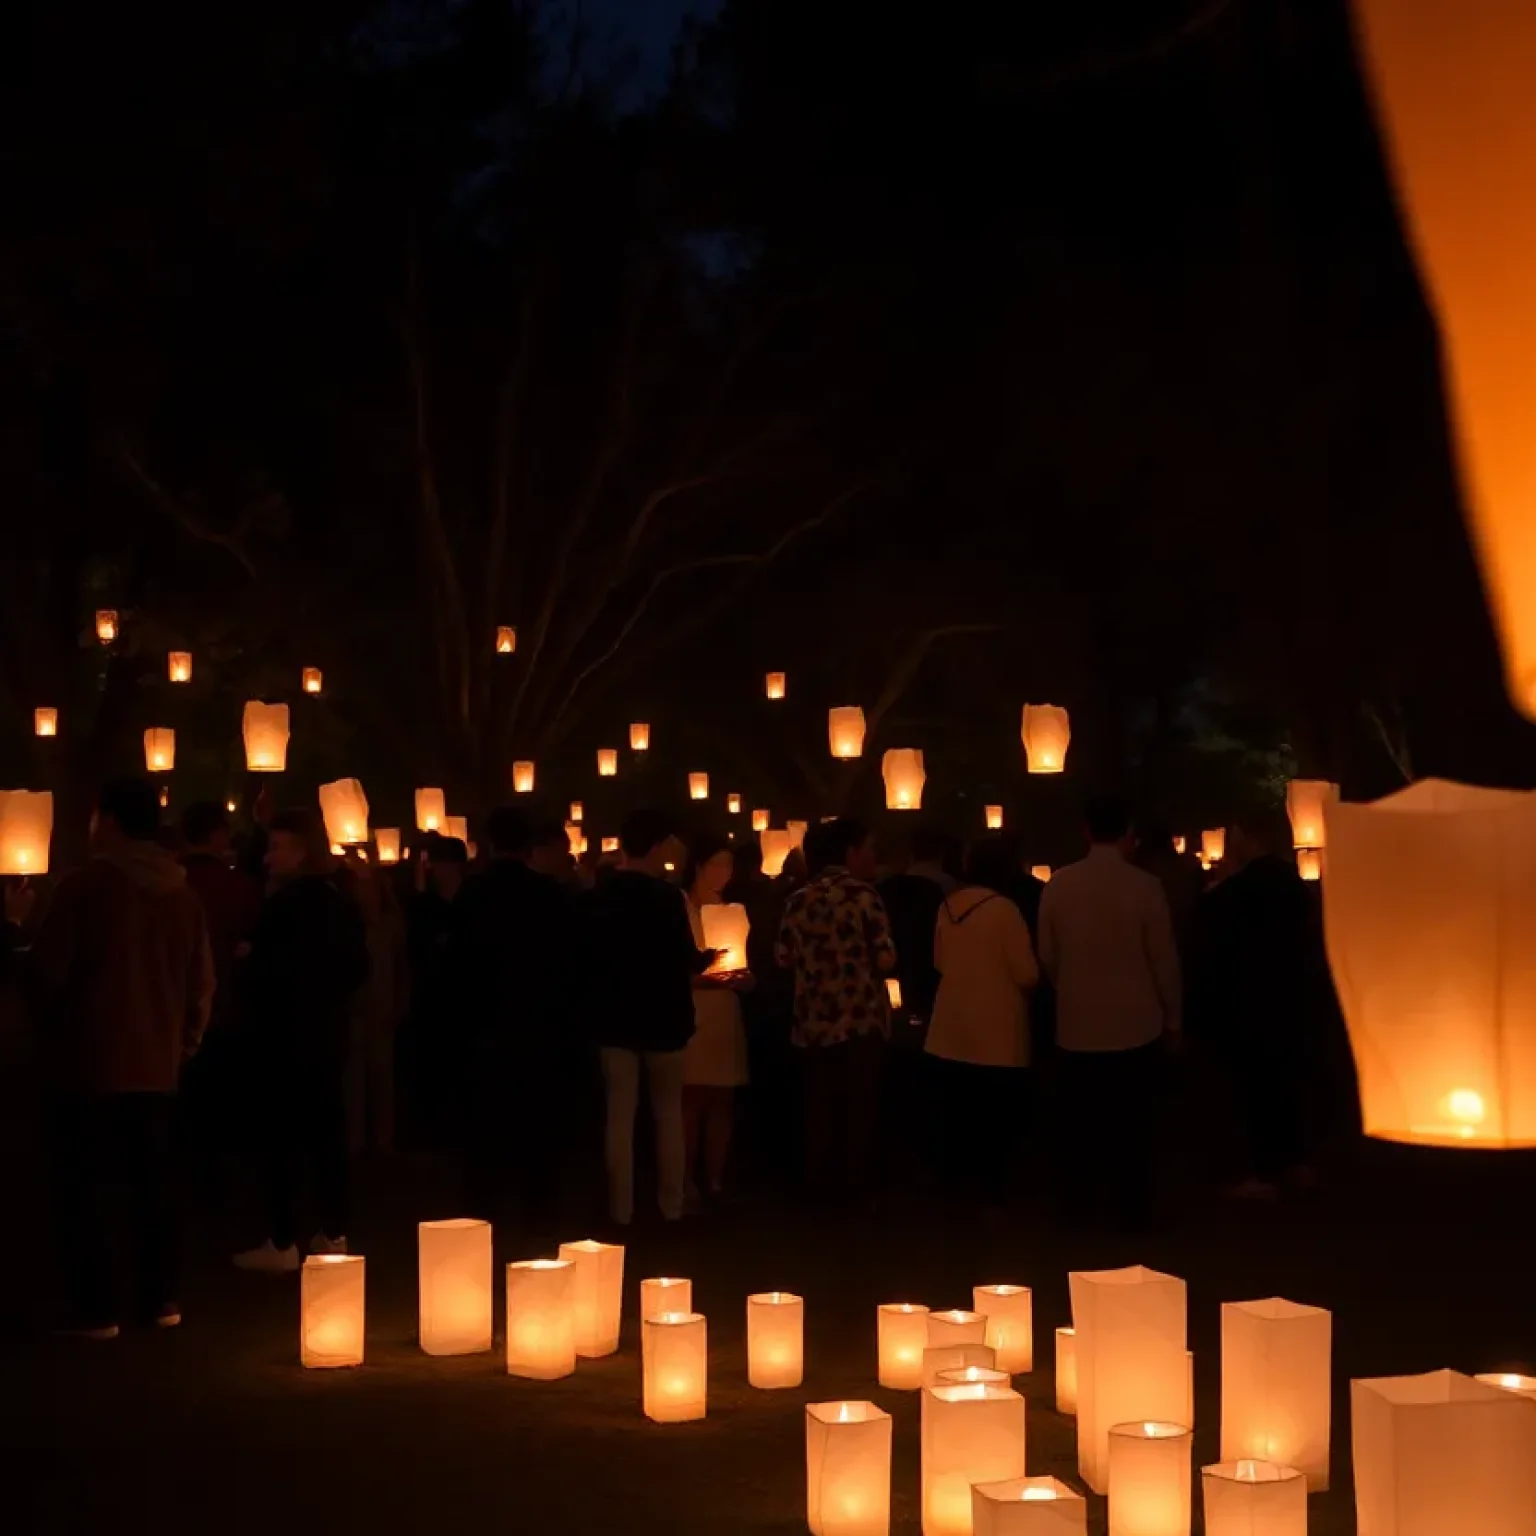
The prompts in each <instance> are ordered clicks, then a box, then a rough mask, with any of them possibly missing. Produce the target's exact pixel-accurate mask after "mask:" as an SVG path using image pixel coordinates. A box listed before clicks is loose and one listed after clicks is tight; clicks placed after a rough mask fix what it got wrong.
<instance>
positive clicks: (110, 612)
mask: <svg viewBox="0 0 1536 1536" xmlns="http://www.w3.org/2000/svg"><path fill="white" fill-rule="evenodd" d="M117 634H118V624H117V609H116V608H98V609H97V610H96V638H97V639H98V640H99V641H101V643H102V644H103V645H111V644H112V642H113V641H114V640H116V639H117Z"/></svg>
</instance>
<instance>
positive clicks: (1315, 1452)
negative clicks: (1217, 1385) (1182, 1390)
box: [1221, 1296, 1333, 1493]
mask: <svg viewBox="0 0 1536 1536" xmlns="http://www.w3.org/2000/svg"><path fill="white" fill-rule="evenodd" d="M1332 1360H1333V1315H1332V1313H1330V1312H1328V1311H1326V1310H1324V1309H1323V1308H1322V1307H1309V1306H1303V1305H1302V1304H1301V1303H1299V1302H1295V1301H1286V1300H1284V1299H1283V1298H1281V1297H1279V1296H1273V1297H1270V1298H1269V1299H1267V1300H1265V1301H1229V1302H1223V1303H1222V1307H1221V1457H1222V1460H1223V1461H1246V1460H1256V1461H1273V1462H1278V1463H1280V1465H1282V1466H1286V1467H1295V1468H1296V1469H1297V1470H1298V1471H1299V1472H1300V1473H1301V1474H1302V1476H1303V1477H1305V1479H1306V1482H1307V1486H1308V1487H1309V1488H1311V1489H1312V1491H1313V1492H1316V1493H1321V1492H1323V1491H1324V1490H1326V1489H1327V1487H1328V1445H1329V1437H1330V1433H1331V1429H1332V1409H1333V1386H1332Z"/></svg>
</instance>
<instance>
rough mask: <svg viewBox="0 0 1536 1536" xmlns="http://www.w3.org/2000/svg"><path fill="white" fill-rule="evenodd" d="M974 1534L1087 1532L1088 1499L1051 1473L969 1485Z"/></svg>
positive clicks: (1072, 1535) (1075, 1535) (1077, 1535)
mask: <svg viewBox="0 0 1536 1536" xmlns="http://www.w3.org/2000/svg"><path fill="white" fill-rule="evenodd" d="M971 1522H972V1529H973V1531H974V1533H975V1536H1087V1532H1088V1501H1087V1500H1086V1499H1085V1498H1084V1497H1083V1496H1082V1494H1080V1493H1079V1492H1078V1491H1077V1490H1076V1489H1075V1488H1070V1487H1068V1486H1067V1484H1066V1483H1063V1482H1061V1481H1060V1480H1059V1479H1057V1478H1054V1477H1010V1478H1005V1479H1004V1480H1003V1481H1002V1482H997V1483H973V1484H972V1485H971Z"/></svg>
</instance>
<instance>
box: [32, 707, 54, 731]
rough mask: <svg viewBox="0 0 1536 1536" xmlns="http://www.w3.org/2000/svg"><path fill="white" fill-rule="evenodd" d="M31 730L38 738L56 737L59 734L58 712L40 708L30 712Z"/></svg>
mask: <svg viewBox="0 0 1536 1536" xmlns="http://www.w3.org/2000/svg"><path fill="white" fill-rule="evenodd" d="M32 730H33V733H34V734H35V735H38V736H57V735H58V734H59V712H58V710H56V709H49V708H46V707H44V708H42V709H34V710H33V711H32Z"/></svg>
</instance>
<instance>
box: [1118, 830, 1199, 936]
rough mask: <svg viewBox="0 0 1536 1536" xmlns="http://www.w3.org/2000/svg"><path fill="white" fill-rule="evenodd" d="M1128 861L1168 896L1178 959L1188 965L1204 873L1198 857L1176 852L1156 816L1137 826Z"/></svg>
mask: <svg viewBox="0 0 1536 1536" xmlns="http://www.w3.org/2000/svg"><path fill="white" fill-rule="evenodd" d="M1131 862H1132V863H1133V864H1135V866H1136V867H1137V869H1144V870H1146V872H1147V873H1148V874H1149V875H1155V876H1156V877H1157V879H1158V881H1159V882H1160V883H1161V885H1162V887H1163V895H1164V896H1166V897H1167V898H1168V913H1169V916H1170V917H1171V918H1172V919H1173V937H1174V941H1175V943H1177V944H1178V946H1179V960H1180V962H1181V963H1183V964H1185V965H1188V963H1189V958H1190V946H1191V945H1192V944H1193V942H1194V937H1195V918H1196V913H1197V911H1198V908H1199V905H1200V896H1201V892H1202V890H1203V889H1204V886H1205V877H1204V875H1203V873H1202V872H1201V869H1200V861H1199V860H1198V859H1197V858H1195V856H1194V855H1193V854H1192V853H1179V852H1178V851H1177V850H1176V849H1175V848H1174V846H1173V832H1172V831H1171V830H1170V829H1169V827H1168V825H1167V824H1166V823H1165V822H1163V821H1161V820H1156V819H1144V820H1142V821H1140V822H1138V824H1137V827H1136V852H1135V854H1134V856H1133V857H1132V860H1131Z"/></svg>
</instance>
